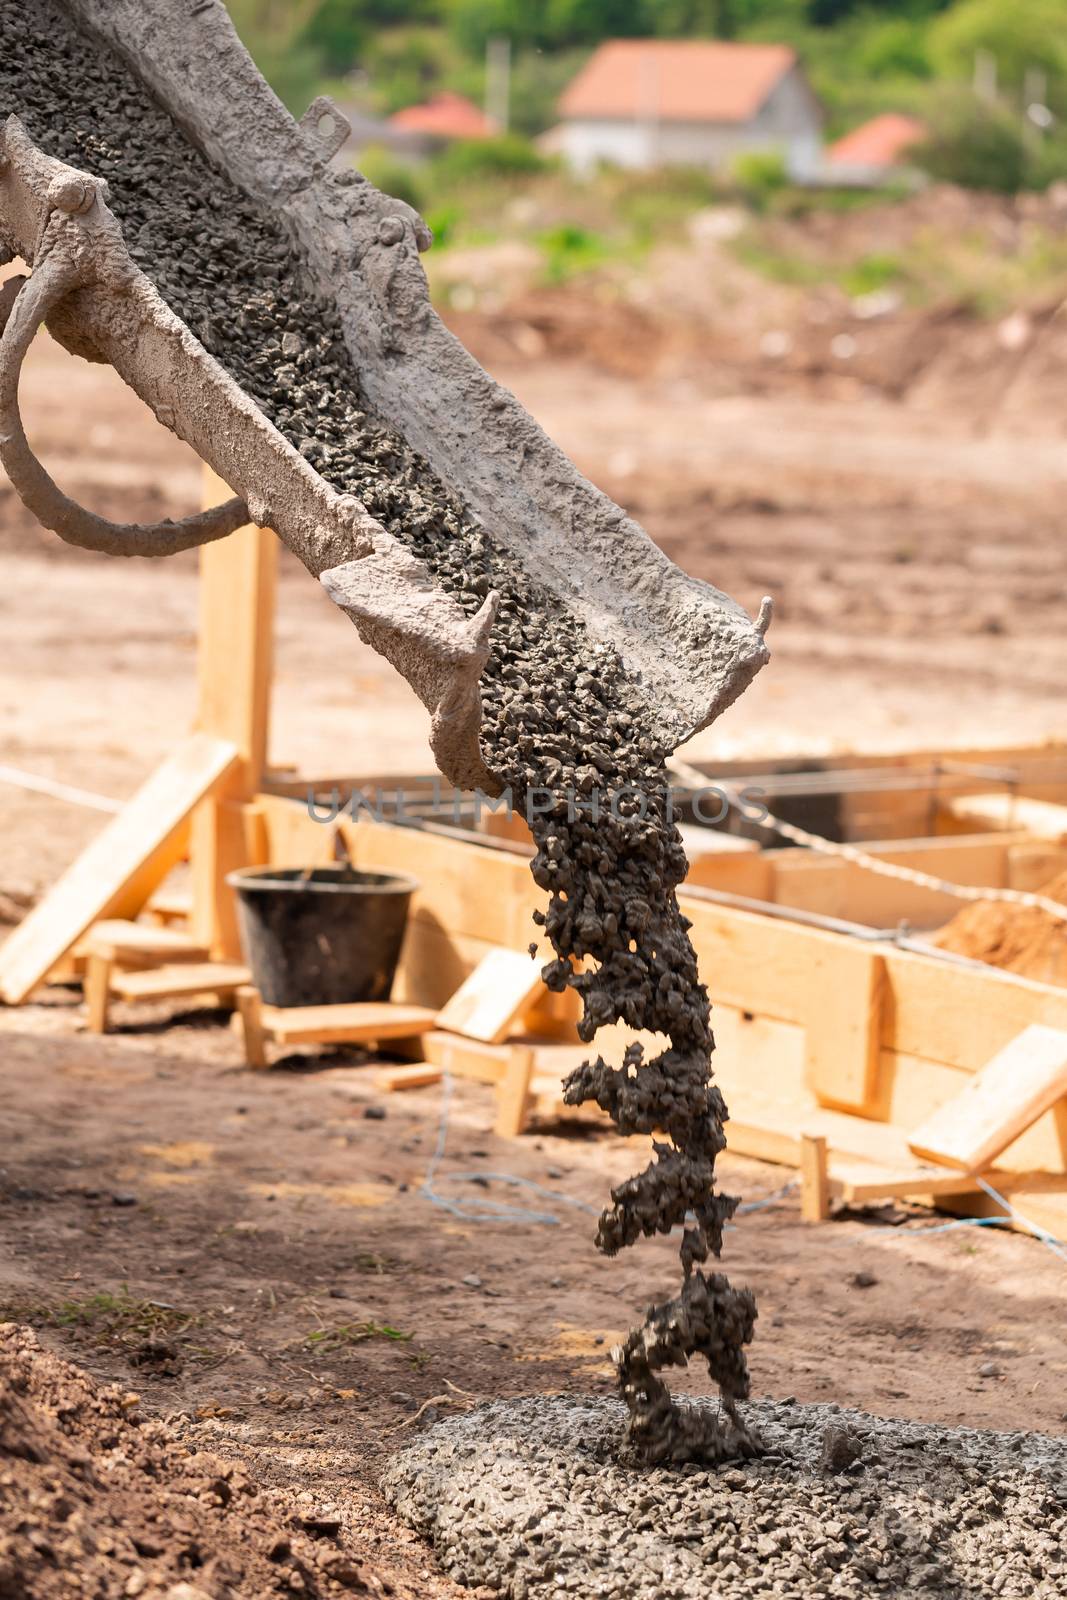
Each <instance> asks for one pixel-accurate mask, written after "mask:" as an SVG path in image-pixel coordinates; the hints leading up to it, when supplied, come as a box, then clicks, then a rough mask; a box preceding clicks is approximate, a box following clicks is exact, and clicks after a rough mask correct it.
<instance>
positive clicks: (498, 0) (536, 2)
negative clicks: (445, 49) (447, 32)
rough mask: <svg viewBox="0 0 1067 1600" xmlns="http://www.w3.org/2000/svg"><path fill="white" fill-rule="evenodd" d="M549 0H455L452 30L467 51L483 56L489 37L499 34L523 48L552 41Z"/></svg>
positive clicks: (456, 39) (457, 40) (455, 37)
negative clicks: (549, 23)
mask: <svg viewBox="0 0 1067 1600" xmlns="http://www.w3.org/2000/svg"><path fill="white" fill-rule="evenodd" d="M548 10H549V4H548V0H454V3H453V6H452V14H451V28H452V34H453V37H454V39H455V41H456V44H457V45H458V46H459V48H460V49H461V50H462V51H464V52H465V53H466V54H467V55H471V56H482V55H484V54H485V47H486V44H487V43H488V41H489V40H490V39H492V38H494V37H496V36H498V35H501V36H503V37H505V38H508V39H510V40H511V42H512V44H513V45H514V46H515V47H516V48H518V49H522V48H523V47H524V46H528V45H537V46H541V47H542V48H543V47H544V46H545V45H546V44H549V43H551V39H550V34H549V28H548Z"/></svg>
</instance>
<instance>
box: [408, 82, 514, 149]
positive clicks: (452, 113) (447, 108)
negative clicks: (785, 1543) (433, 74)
mask: <svg viewBox="0 0 1067 1600" xmlns="http://www.w3.org/2000/svg"><path fill="white" fill-rule="evenodd" d="M389 129H390V132H391V133H392V134H393V135H394V136H396V137H397V138H398V139H399V140H400V141H401V142H403V143H405V144H411V145H412V146H414V147H421V148H424V149H439V148H440V147H441V146H442V145H446V144H451V143H452V142H453V141H454V140H456V139H491V138H492V137H493V135H494V134H496V133H499V131H500V130H499V128H498V127H497V125H496V123H495V122H494V121H493V120H492V119H491V118H490V117H487V116H486V115H485V112H484V111H481V110H480V109H479V108H478V107H477V106H476V105H475V104H474V101H473V100H468V99H467V98H466V97H465V96H464V95H461V94H454V93H453V92H452V91H451V90H450V89H444V90H442V91H441V93H440V94H435V95H433V96H431V98H430V99H429V100H426V101H424V102H423V104H422V105H417V106H405V107H404V109H403V110H402V111H395V112H394V113H393V115H392V116H391V117H390V118H389Z"/></svg>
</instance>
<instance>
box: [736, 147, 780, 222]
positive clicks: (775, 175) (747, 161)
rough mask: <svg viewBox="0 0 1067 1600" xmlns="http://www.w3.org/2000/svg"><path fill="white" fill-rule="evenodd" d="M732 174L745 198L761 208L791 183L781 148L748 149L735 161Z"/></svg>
mask: <svg viewBox="0 0 1067 1600" xmlns="http://www.w3.org/2000/svg"><path fill="white" fill-rule="evenodd" d="M730 176H731V177H732V178H733V181H734V183H735V184H736V185H737V187H738V188H739V189H740V191H741V193H742V194H743V195H744V197H745V199H746V200H749V201H751V203H752V204H753V205H755V206H757V207H759V208H760V209H762V208H763V207H764V206H765V205H767V204H768V202H769V201H771V200H772V199H773V198H774V196H775V195H776V194H779V193H780V192H781V191H782V190H783V189H785V188H787V187H788V185H789V173H788V171H787V169H786V164H785V157H784V156H783V155H782V153H781V151H780V150H747V151H746V152H745V154H744V155H741V156H738V157H737V159H736V161H735V162H734V163H733V165H732V167H731V168H730Z"/></svg>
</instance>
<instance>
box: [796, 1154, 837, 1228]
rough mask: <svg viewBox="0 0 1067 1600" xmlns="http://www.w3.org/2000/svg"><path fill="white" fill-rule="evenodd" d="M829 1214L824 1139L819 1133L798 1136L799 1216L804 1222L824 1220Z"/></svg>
mask: <svg viewBox="0 0 1067 1600" xmlns="http://www.w3.org/2000/svg"><path fill="white" fill-rule="evenodd" d="M829 1215H830V1180H829V1174H828V1172H827V1163H826V1140H825V1139H824V1138H822V1137H821V1136H820V1135H815V1134H808V1133H802V1134H801V1136H800V1216H801V1220H802V1221H804V1222H825V1221H826V1219H827V1217H828V1216H829Z"/></svg>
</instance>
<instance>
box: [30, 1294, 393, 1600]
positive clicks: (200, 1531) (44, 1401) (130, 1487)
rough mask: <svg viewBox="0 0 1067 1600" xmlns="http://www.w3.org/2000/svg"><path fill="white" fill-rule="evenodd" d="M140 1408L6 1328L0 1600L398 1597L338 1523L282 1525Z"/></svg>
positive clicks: (236, 1472) (224, 1465) (253, 1492)
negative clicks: (346, 1540) (340, 1533)
mask: <svg viewBox="0 0 1067 1600" xmlns="http://www.w3.org/2000/svg"><path fill="white" fill-rule="evenodd" d="M136 1406H137V1397H136V1396H135V1395H131V1394H127V1393H124V1392H123V1390H121V1389H120V1388H118V1387H115V1386H112V1387H104V1386H102V1385H100V1384H98V1383H96V1382H95V1381H94V1380H93V1379H92V1378H90V1377H89V1376H88V1374H87V1373H84V1372H81V1371H80V1370H79V1369H78V1368H77V1367H74V1366H71V1364H70V1363H69V1362H67V1361H62V1360H60V1359H59V1357H58V1356H54V1355H52V1354H51V1353H50V1352H48V1351H46V1350H44V1349H42V1347H41V1345H40V1344H39V1343H38V1341H37V1339H36V1337H35V1336H34V1334H32V1333H31V1332H30V1331H29V1330H28V1329H26V1328H22V1327H19V1326H18V1325H17V1324H16V1323H10V1322H9V1323H3V1324H0V1600H53V1597H55V1600H59V1597H60V1596H62V1597H63V1600H75V1597H77V1600H81V1597H83V1596H84V1597H89V1596H92V1597H93V1600H112V1597H117V1596H127V1595H128V1596H131V1597H137V1596H140V1600H270V1597H272V1596H279V1597H281V1596H293V1595H299V1596H301V1597H302V1600H318V1597H323V1600H325V1597H329V1596H341V1595H373V1596H382V1595H384V1594H386V1593H388V1592H389V1591H388V1590H387V1589H386V1588H385V1586H383V1585H381V1584H379V1583H378V1582H377V1580H376V1579H375V1578H374V1577H373V1576H372V1575H371V1574H370V1573H369V1572H368V1571H367V1570H366V1569H365V1568H363V1567H362V1566H361V1565H360V1563H359V1562H358V1561H356V1560H355V1559H354V1558H352V1557H351V1556H350V1555H349V1554H348V1553H347V1552H346V1551H345V1550H344V1549H343V1547H342V1545H341V1544H340V1542H339V1541H338V1540H337V1539H336V1537H335V1536H334V1535H335V1532H336V1530H335V1528H334V1525H333V1524H332V1523H331V1522H322V1523H319V1524H317V1525H315V1526H308V1521H307V1519H305V1526H304V1527H303V1528H297V1527H293V1526H289V1525H286V1524H285V1523H284V1522H283V1521H281V1520H280V1519H279V1517H278V1515H277V1514H276V1511H275V1510H274V1508H272V1507H271V1506H270V1504H269V1503H268V1501H267V1498H266V1496H265V1495H264V1494H263V1493H262V1492H261V1491H260V1490H259V1489H258V1488H257V1486H256V1485H255V1483H253V1482H252V1480H251V1478H250V1476H249V1473H248V1469H247V1468H246V1467H245V1466H243V1465H241V1464H238V1463H235V1462H232V1461H223V1460H221V1459H220V1458H219V1457H218V1456H215V1455H209V1454H206V1453H202V1452H198V1453H193V1452H191V1451H189V1450H187V1449H186V1448H185V1447H184V1446H183V1445H182V1444H181V1443H180V1442H179V1441H178V1439H177V1438H176V1437H175V1435H174V1433H173V1432H172V1431H171V1429H170V1428H168V1427H167V1426H166V1425H165V1424H164V1423H162V1422H156V1421H146V1422H137V1421H135V1420H133V1415H132V1414H133V1413H134V1412H135V1411H136ZM316 1535H317V1536H316Z"/></svg>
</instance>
